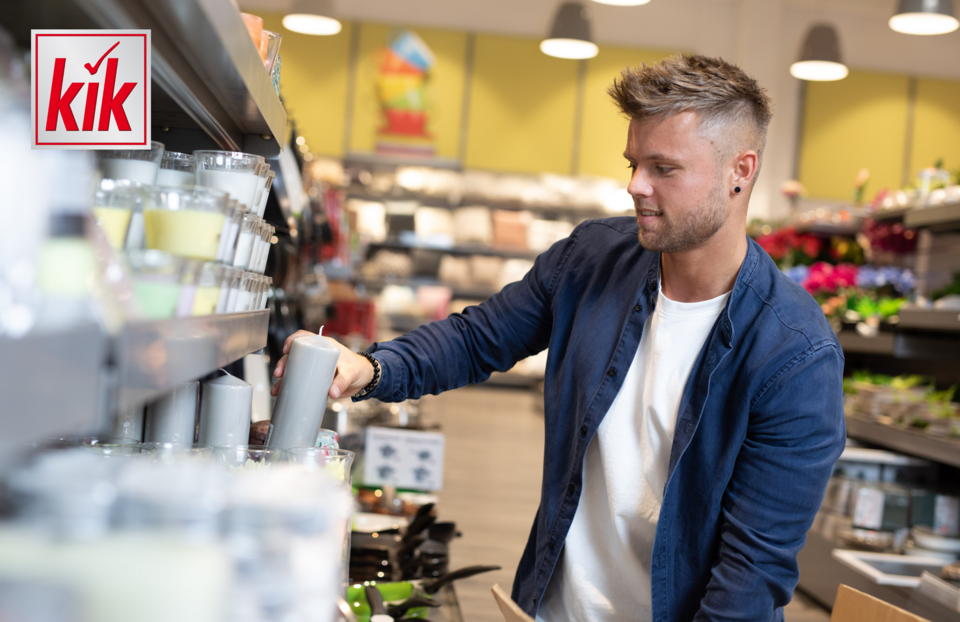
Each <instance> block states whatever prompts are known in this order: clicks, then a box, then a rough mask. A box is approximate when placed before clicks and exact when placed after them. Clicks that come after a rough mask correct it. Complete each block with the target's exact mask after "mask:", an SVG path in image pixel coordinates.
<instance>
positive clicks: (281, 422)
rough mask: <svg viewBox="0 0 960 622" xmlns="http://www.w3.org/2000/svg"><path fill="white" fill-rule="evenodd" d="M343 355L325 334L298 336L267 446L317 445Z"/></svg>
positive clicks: (271, 424)
mask: <svg viewBox="0 0 960 622" xmlns="http://www.w3.org/2000/svg"><path fill="white" fill-rule="evenodd" d="M339 358H340V349H339V348H337V346H335V345H333V343H331V342H330V340H329V339H327V338H326V337H323V336H322V335H309V336H303V337H298V338H297V339H294V341H293V345H292V346H291V347H290V357H289V358H288V359H287V367H286V370H285V371H284V374H283V381H282V382H281V383H280V396H279V397H278V398H277V404H276V406H274V408H273V416H272V417H271V419H270V431H269V432H268V433H267V442H266V445H267V447H277V448H280V449H293V448H294V447H313V446H314V445H315V444H316V442H317V436H318V435H319V434H320V424H321V423H322V422H323V411H324V410H325V409H326V406H327V392H328V391H329V390H330V385H331V384H333V376H334V374H335V373H336V371H337V360H338V359H339Z"/></svg>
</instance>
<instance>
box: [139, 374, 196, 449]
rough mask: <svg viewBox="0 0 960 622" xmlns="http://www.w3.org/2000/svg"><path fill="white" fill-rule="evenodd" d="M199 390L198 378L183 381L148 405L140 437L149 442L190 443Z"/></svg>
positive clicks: (194, 430)
mask: <svg viewBox="0 0 960 622" xmlns="http://www.w3.org/2000/svg"><path fill="white" fill-rule="evenodd" d="M199 391H200V383H199V382H198V381H196V380H191V381H190V382H184V383H183V384H178V385H177V386H176V387H174V389H173V390H172V391H170V392H169V393H167V394H166V395H164V396H163V397H161V398H160V399H159V400H157V401H156V402H154V403H153V404H150V405H149V406H147V416H146V420H145V422H144V433H143V440H144V441H145V442H148V443H193V436H194V432H196V425H197V395H198V394H199Z"/></svg>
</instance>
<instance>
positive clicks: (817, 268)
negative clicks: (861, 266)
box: [801, 261, 858, 296]
mask: <svg viewBox="0 0 960 622" xmlns="http://www.w3.org/2000/svg"><path fill="white" fill-rule="evenodd" d="M857 272H858V269H857V267H856V266H855V265H853V264H849V263H842V264H838V265H836V266H834V265H831V264H828V263H827V262H825V261H818V262H817V263H815V264H813V265H812V266H810V272H809V273H808V274H807V278H806V280H805V281H804V282H803V283H801V285H802V286H803V288H804V289H805V290H807V291H808V292H810V293H811V294H812V295H814V296H816V295H817V294H822V293H828V294H833V293H836V292H837V291H839V290H841V289H846V288H850V287H856V285H857Z"/></svg>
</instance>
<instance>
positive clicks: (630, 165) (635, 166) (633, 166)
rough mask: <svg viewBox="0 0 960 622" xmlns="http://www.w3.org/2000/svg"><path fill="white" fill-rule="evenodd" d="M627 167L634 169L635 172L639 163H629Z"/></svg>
mask: <svg viewBox="0 0 960 622" xmlns="http://www.w3.org/2000/svg"><path fill="white" fill-rule="evenodd" d="M627 168H628V169H630V170H631V171H633V172H634V173H636V172H637V165H636V164H628V165H627Z"/></svg>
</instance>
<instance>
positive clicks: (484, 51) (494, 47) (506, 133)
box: [464, 35, 577, 174]
mask: <svg viewBox="0 0 960 622" xmlns="http://www.w3.org/2000/svg"><path fill="white" fill-rule="evenodd" d="M576 80H577V63H576V62H574V61H569V60H562V59H558V58H552V57H550V56H547V55H546V54H544V53H543V52H541V51H540V48H539V42H537V41H536V40H534V39H519V38H514V37H499V36H491V35H477V38H476V47H475V48H474V64H473V81H472V82H471V91H470V115H469V116H470V118H469V119H468V125H467V136H468V137H467V150H466V158H465V160H466V161H465V162H464V165H465V166H466V167H467V168H480V169H490V170H501V171H516V172H523V173H539V172H550V173H560V174H569V173H570V163H571V160H572V158H573V155H572V154H573V131H574V109H575V107H576V84H577V82H576Z"/></svg>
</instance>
